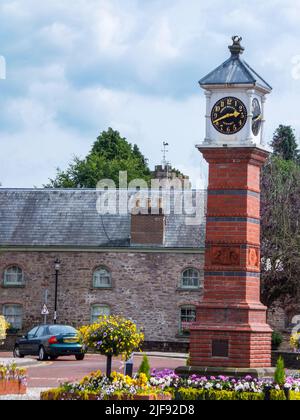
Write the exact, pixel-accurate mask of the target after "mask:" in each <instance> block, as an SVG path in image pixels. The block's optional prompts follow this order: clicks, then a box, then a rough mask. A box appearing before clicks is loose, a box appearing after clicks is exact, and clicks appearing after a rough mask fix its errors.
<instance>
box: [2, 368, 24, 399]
mask: <svg viewBox="0 0 300 420" xmlns="http://www.w3.org/2000/svg"><path fill="white" fill-rule="evenodd" d="M26 392H27V381H26V370H25V369H21V368H18V367H17V366H16V365H15V364H11V365H0V395H24V394H26Z"/></svg>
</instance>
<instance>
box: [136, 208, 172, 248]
mask: <svg viewBox="0 0 300 420" xmlns="http://www.w3.org/2000/svg"><path fill="white" fill-rule="evenodd" d="M153 213H157V214H153ZM165 224H166V220H165V215H164V213H163V209H162V206H161V200H160V203H159V209H158V208H156V209H155V212H152V206H151V200H149V201H148V208H147V209H142V208H141V211H140V212H138V213H137V214H132V215H131V244H132V245H163V244H164V240H165Z"/></svg>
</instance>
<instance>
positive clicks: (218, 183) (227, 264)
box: [190, 36, 272, 373]
mask: <svg viewBox="0 0 300 420" xmlns="http://www.w3.org/2000/svg"><path fill="white" fill-rule="evenodd" d="M232 40H233V44H232V45H231V46H230V47H229V49H230V52H231V56H230V58H229V59H228V60H227V61H225V62H224V63H223V64H222V65H221V66H220V67H218V68H217V69H216V70H214V71H212V72H211V73H210V74H209V75H207V76H206V77H204V78H203V79H202V80H201V81H200V86H201V87H202V88H203V89H204V90H205V95H206V102H207V103H206V136H205V140H204V142H203V144H201V145H200V146H197V148H198V149H199V151H200V152H201V153H202V154H203V156H204V158H205V159H206V161H207V162H208V164H209V185H208V204H207V215H206V255H205V273H204V296H203V300H202V301H201V302H200V303H199V305H198V308H197V320H196V322H195V323H193V324H192V325H191V328H190V330H191V339H190V355H191V366H192V368H191V371H192V370H193V368H195V371H196V372H197V368H198V372H201V371H202V370H201V369H203V370H205V371H206V369H208V370H207V372H208V371H209V369H211V371H212V372H213V371H214V370H215V372H216V373H217V372H220V373H221V372H224V371H225V372H226V368H227V369H229V370H228V372H229V371H230V370H231V369H232V370H233V372H234V371H235V369H236V368H240V369H242V370H244V371H245V372H246V371H247V369H248V370H249V369H256V370H257V369H260V368H269V367H270V366H271V335H272V330H271V328H270V327H269V325H267V316H266V313H267V308H266V307H265V306H263V305H262V303H261V302H260V171H261V167H262V165H263V164H264V162H265V161H266V159H267V157H268V154H269V153H268V151H267V150H266V148H265V146H264V133H263V128H264V104H265V97H266V95H267V94H269V93H270V92H271V90H272V88H271V86H270V85H269V84H268V83H267V82H266V81H265V80H264V79H262V78H261V77H260V76H259V75H258V74H257V73H256V72H255V71H254V70H253V69H252V68H251V67H250V66H249V65H248V64H247V63H246V62H245V61H244V60H243V59H242V58H241V55H242V53H243V52H244V48H243V47H242V46H241V41H242V39H241V38H239V37H237V36H235V37H233V38H232Z"/></svg>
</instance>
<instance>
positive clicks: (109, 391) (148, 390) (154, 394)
mask: <svg viewBox="0 0 300 420" xmlns="http://www.w3.org/2000/svg"><path fill="white" fill-rule="evenodd" d="M41 399H42V400H51V401H53V400H148V401H154V400H171V399H172V395H171V393H169V392H167V391H164V390H162V389H161V388H158V387H153V386H151V385H150V384H149V382H148V379H147V377H146V375H144V374H140V375H139V376H138V377H137V378H130V377H129V376H124V375H122V374H119V373H116V372H113V373H112V375H111V378H110V379H109V378H107V377H106V376H104V375H102V373H101V372H100V371H99V372H94V373H92V374H91V375H90V376H87V377H85V378H84V379H83V380H82V381H80V382H78V383H75V384H70V383H65V384H63V385H61V386H60V387H59V388H58V389H55V390H50V391H47V392H43V393H42V394H41Z"/></svg>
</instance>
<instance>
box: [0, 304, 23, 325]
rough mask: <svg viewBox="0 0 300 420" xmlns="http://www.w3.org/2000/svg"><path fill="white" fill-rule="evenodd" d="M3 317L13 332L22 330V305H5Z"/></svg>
mask: <svg viewBox="0 0 300 420" xmlns="http://www.w3.org/2000/svg"><path fill="white" fill-rule="evenodd" d="M3 315H4V318H5V319H6V321H7V322H8V323H9V325H10V329H11V330H21V329H22V320H23V307H22V305H13V304H12V305H10V304H9V305H3Z"/></svg>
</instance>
